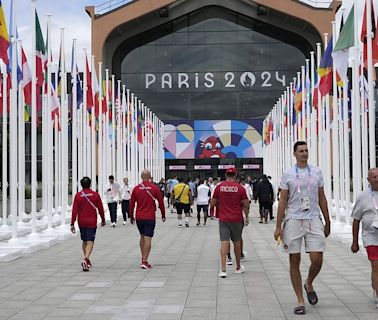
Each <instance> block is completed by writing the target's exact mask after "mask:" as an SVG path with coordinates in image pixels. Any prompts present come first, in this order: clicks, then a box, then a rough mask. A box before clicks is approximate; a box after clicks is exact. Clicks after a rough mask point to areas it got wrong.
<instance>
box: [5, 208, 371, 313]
mask: <svg viewBox="0 0 378 320" xmlns="http://www.w3.org/2000/svg"><path fill="white" fill-rule="evenodd" d="M253 211H254V212H256V209H255V208H253ZM174 218H175V217H174V216H173V215H171V214H168V221H167V223H165V224H162V223H161V222H160V221H159V222H158V223H157V228H156V236H155V237H154V240H153V249H152V254H151V259H150V263H151V264H152V265H153V269H151V270H148V271H147V270H141V269H139V259H140V254H139V248H138V240H139V237H138V232H137V229H136V227H135V226H131V225H129V224H128V225H126V226H123V225H122V224H121V223H119V225H118V227H117V228H115V229H114V228H111V227H109V226H106V227H104V228H102V229H99V230H98V235H97V240H96V245H95V251H94V254H93V258H92V262H93V265H94V267H93V269H92V270H91V271H90V272H87V273H84V272H82V271H81V268H80V261H81V247H80V240H79V238H75V239H71V240H67V241H65V242H63V243H60V244H58V245H56V246H54V247H52V248H49V249H46V250H44V251H40V252H38V253H36V254H33V255H30V256H29V257H24V258H21V259H19V260H16V261H13V262H10V263H2V264H0V320H1V319H27V320H33V319H70V320H73V319H84V320H85V319H93V320H95V319H101V320H106V319H114V320H118V319H131V320H141V319H148V320H158V319H164V320H176V319H177V320H178V319H182V320H188V319H200V320H207V319H219V320H221V319H236V320H243V319H270V320H276V319H294V318H295V319H298V318H300V319H329V320H331V319H332V320H336V319H343V320H349V319H364V320H365V319H366V320H367V319H375V320H376V319H378V311H377V310H376V309H375V304H374V302H373V300H372V298H371V288H370V265H369V263H368V261H367V258H366V256H364V255H362V254H356V255H353V254H352V253H351V252H350V250H349V248H348V247H347V246H346V245H344V244H341V243H339V242H337V241H335V240H332V239H330V240H328V248H327V252H326V255H325V263H324V266H323V269H322V271H321V274H320V276H319V278H318V279H317V280H316V282H315V288H316V291H317V293H318V295H319V304H318V305H317V306H316V307H311V306H309V305H308V306H307V315H306V316H295V315H293V307H294V306H295V298H294V293H293V290H292V287H291V284H290V278H289V273H288V258H287V256H286V255H285V254H283V253H281V251H280V249H279V248H278V247H277V246H276V244H275V242H274V240H273V229H274V224H269V225H260V224H258V223H257V219H256V218H255V219H253V222H252V224H251V225H250V226H248V227H247V228H246V229H245V230H244V242H245V250H246V251H247V252H248V257H247V261H245V262H244V265H245V267H246V272H245V274H243V275H237V274H234V273H233V269H232V268H231V267H230V268H229V270H228V274H229V277H228V278H226V279H218V277H217V275H218V270H219V269H218V268H219V267H218V265H219V254H218V249H219V242H218V229H217V222H216V221H210V223H209V226H208V227H206V228H204V227H201V228H198V227H196V226H195V223H194V222H195V221H194V218H192V220H191V226H190V228H182V229H179V228H177V225H176V220H175V219H174ZM302 267H303V274H305V272H306V269H307V268H308V258H307V256H305V257H304V260H303V263H302Z"/></svg>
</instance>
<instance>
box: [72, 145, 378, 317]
mask: <svg viewBox="0 0 378 320" xmlns="http://www.w3.org/2000/svg"><path fill="white" fill-rule="evenodd" d="M293 155H294V157H295V159H296V163H295V165H294V166H293V167H291V168H288V169H287V170H286V171H285V172H284V173H283V175H282V177H281V182H280V185H279V187H278V194H277V195H275V192H274V187H273V185H272V183H271V182H270V177H269V176H266V175H263V176H262V177H261V178H259V179H257V178H255V179H251V177H244V176H243V175H238V172H237V170H236V169H235V168H229V169H227V170H226V174H225V178H224V179H219V178H217V179H215V178H212V177H209V178H207V179H191V178H188V179H186V180H184V178H182V177H173V178H170V179H168V180H167V181H165V180H164V179H161V181H160V182H159V183H154V182H153V178H152V177H151V174H150V172H149V171H148V170H144V171H143V172H142V174H141V179H142V182H141V183H140V184H138V185H136V186H130V185H129V183H128V180H127V179H126V178H125V179H124V180H123V183H122V184H121V185H120V184H118V183H116V182H115V181H114V177H113V176H109V182H108V185H107V187H106V191H105V196H106V202H107V204H108V209H109V213H110V219H111V226H112V227H115V226H116V223H117V205H118V204H119V203H120V204H121V207H122V215H123V219H124V222H123V223H124V224H126V221H127V219H129V220H130V223H132V224H134V223H136V225H137V227H138V230H139V233H140V241H139V245H140V251H141V261H140V267H141V268H142V269H150V268H151V267H152V266H151V264H150V263H149V262H148V258H149V254H150V250H151V243H152V237H153V236H154V231H155V225H156V212H157V206H158V208H159V209H160V213H161V219H162V221H163V222H165V221H166V212H165V210H166V209H165V208H166V206H165V203H164V198H165V197H166V199H167V207H168V208H169V209H170V210H171V213H175V212H176V213H177V219H178V227H179V228H182V227H183V215H184V219H185V220H184V225H185V227H186V228H189V221H190V219H189V218H190V217H191V215H192V214H193V207H194V206H193V204H194V202H195V203H196V208H195V209H196V214H197V223H196V225H197V227H200V226H207V220H208V216H209V217H210V219H213V220H217V221H218V225H219V239H220V244H221V245H220V265H221V266H220V271H219V277H220V278H226V277H227V270H226V266H227V265H232V264H233V261H232V257H231V245H230V244H231V242H232V243H233V248H234V256H235V262H236V268H235V273H236V274H241V273H244V271H245V268H244V266H243V265H242V264H241V261H242V260H243V258H244V256H245V253H244V251H243V239H242V233H243V228H244V227H245V226H247V225H248V224H249V216H250V208H251V202H252V201H255V202H258V203H259V211H260V221H259V222H260V223H265V224H266V223H268V218H269V219H270V220H273V219H274V218H275V217H274V215H273V203H274V201H275V199H276V198H277V199H278V200H279V203H278V210H277V217H276V228H275V232H274V238H275V240H276V241H277V244H282V250H283V251H284V252H285V253H287V254H288V256H289V263H290V271H289V273H290V279H291V282H292V286H293V289H294V292H295V295H296V298H297V304H296V306H295V308H294V313H295V314H298V315H303V314H305V313H306V308H305V299H304V293H303V290H302V289H304V291H305V295H306V296H307V300H308V302H309V303H310V304H311V305H316V304H317V303H318V301H319V298H318V294H317V293H316V291H315V289H314V280H315V279H316V277H317V276H318V274H319V272H320V270H321V268H322V264H323V253H324V251H325V249H326V238H327V237H328V236H329V234H330V230H331V222H330V217H329V212H328V205H327V199H326V196H325V193H324V180H323V176H322V172H321V170H320V169H319V168H318V167H316V166H313V165H311V164H308V156H309V155H308V147H307V144H306V142H304V141H298V142H296V143H295V144H294V152H293ZM368 181H369V184H370V189H369V190H368V191H364V192H362V193H361V194H360V195H359V196H358V198H357V201H356V203H355V205H354V207H353V212H352V218H353V219H354V221H353V243H352V246H351V251H352V252H353V253H356V252H358V251H359V249H360V248H359V239H358V235H359V229H360V226H361V225H362V241H363V245H364V247H365V248H366V251H367V256H368V259H369V261H370V263H371V271H372V276H371V284H372V288H373V295H374V299H376V303H377V308H378V298H377V292H378V205H377V195H378V168H373V169H371V170H369V175H368ZM90 184H91V180H90V179H89V178H88V177H84V178H83V179H82V180H81V186H82V188H83V190H82V191H80V192H78V193H77V194H76V196H75V199H74V203H73V209H72V221H71V230H72V232H75V225H74V224H75V221H76V219H78V225H79V228H80V234H81V239H82V241H83V243H82V250H83V254H84V258H83V261H82V262H81V266H82V268H83V271H88V270H89V268H91V267H92V264H91V262H90V260H89V257H90V255H91V253H92V250H93V244H94V240H95V236H96V229H97V215H98V214H99V215H100V217H101V221H102V222H101V225H102V226H104V225H105V218H104V208H103V205H102V201H101V197H100V195H99V194H98V193H97V192H95V191H93V190H91V189H90ZM134 211H135V212H134ZM201 215H202V216H203V222H202V223H201ZM303 243H304V249H305V252H306V253H308V254H309V258H310V262H311V264H310V267H309V270H308V275H307V277H306V279H305V280H304V281H303V282H302V276H301V271H300V263H301V254H302V252H303V250H302V244H303Z"/></svg>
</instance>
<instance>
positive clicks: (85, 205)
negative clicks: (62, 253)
mask: <svg viewBox="0 0 378 320" xmlns="http://www.w3.org/2000/svg"><path fill="white" fill-rule="evenodd" d="M80 183H81V187H82V188H83V190H81V191H79V192H78V193H76V195H75V198H74V202H73V205H72V218H71V232H72V233H75V232H76V230H75V221H76V217H77V218H78V225H79V228H80V236H81V240H83V246H82V247H83V253H84V259H83V261H82V262H81V266H82V268H83V271H89V268H91V267H92V264H91V262H90V261H89V256H90V255H91V253H92V250H93V244H94V240H95V237H96V230H97V212H98V213H99V214H100V216H101V221H102V222H101V226H104V225H105V216H104V207H103V206H102V201H101V198H100V195H99V194H98V193H97V192H96V191H93V190H91V189H90V186H91V179H89V178H88V177H84V178H83V179H81V181H80Z"/></svg>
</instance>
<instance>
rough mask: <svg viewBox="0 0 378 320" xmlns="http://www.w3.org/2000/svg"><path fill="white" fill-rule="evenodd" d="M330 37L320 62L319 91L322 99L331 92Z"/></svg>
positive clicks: (331, 61) (331, 62) (331, 63)
mask: <svg viewBox="0 0 378 320" xmlns="http://www.w3.org/2000/svg"><path fill="white" fill-rule="evenodd" d="M332 68H333V60H332V37H331V39H330V40H329V42H328V45H327V48H326V50H325V51H324V54H323V56H322V58H321V60H320V64H319V68H318V74H319V91H320V94H321V96H322V97H324V96H326V95H327V94H329V93H330V92H331V90H332Z"/></svg>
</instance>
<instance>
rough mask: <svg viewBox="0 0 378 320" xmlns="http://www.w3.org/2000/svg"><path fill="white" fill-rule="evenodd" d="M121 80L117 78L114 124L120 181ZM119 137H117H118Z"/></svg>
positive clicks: (117, 177)
mask: <svg viewBox="0 0 378 320" xmlns="http://www.w3.org/2000/svg"><path fill="white" fill-rule="evenodd" d="M121 88H122V84H121V80H117V101H118V102H117V108H116V114H115V117H114V118H115V126H113V132H114V142H115V143H114V149H115V170H114V175H115V176H116V180H117V181H118V182H121V180H120V179H121V168H120V166H121V141H120V138H121V136H120V127H119V124H120V116H121V104H122V103H121V101H122V100H121V99H122V97H121ZM116 137H117V138H116Z"/></svg>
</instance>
